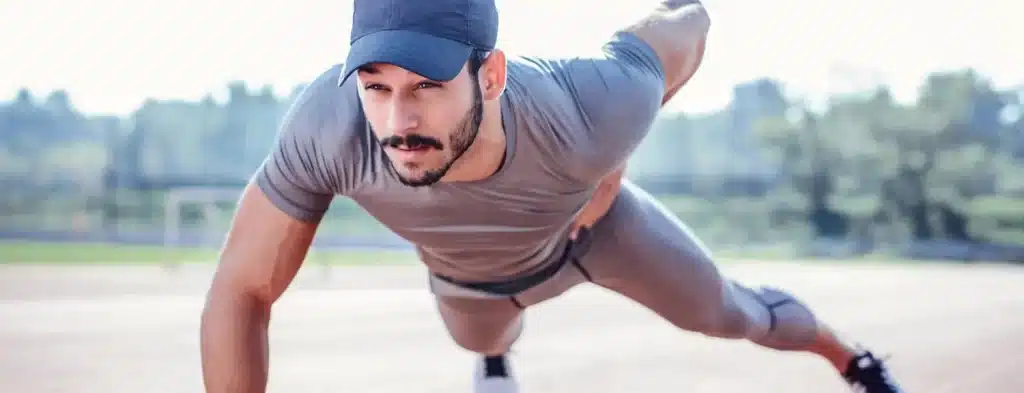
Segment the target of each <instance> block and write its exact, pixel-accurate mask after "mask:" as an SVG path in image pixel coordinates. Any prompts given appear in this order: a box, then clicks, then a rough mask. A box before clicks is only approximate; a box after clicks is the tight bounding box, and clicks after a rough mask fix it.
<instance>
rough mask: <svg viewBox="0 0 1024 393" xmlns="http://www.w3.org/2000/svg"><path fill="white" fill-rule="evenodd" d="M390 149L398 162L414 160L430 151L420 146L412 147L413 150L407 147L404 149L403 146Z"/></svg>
mask: <svg viewBox="0 0 1024 393" xmlns="http://www.w3.org/2000/svg"><path fill="white" fill-rule="evenodd" d="M391 149H392V150H394V152H395V155H396V156H397V157H396V158H398V159H400V160H412V159H416V158H419V157H422V156H423V155H425V154H427V152H428V151H430V148H429V147H426V146H422V145H420V146H417V147H413V148H409V147H405V146H402V147H392V148H391Z"/></svg>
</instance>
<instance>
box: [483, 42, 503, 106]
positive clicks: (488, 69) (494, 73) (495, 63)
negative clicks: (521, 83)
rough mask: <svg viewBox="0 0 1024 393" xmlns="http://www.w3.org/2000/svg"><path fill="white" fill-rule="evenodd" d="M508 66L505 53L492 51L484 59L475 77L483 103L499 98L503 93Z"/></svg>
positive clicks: (497, 50) (498, 50) (496, 50)
mask: <svg viewBox="0 0 1024 393" xmlns="http://www.w3.org/2000/svg"><path fill="white" fill-rule="evenodd" d="M507 71H508V64H507V63H506V62H505V52H502V51H501V50H500V49H494V50H492V51H491V53H490V54H488V55H487V58H486V59H484V62H483V64H481V67H480V73H479V74H478V75H477V78H479V80H478V81H479V82H480V89H481V93H482V96H483V99H484V100H485V101H489V100H494V99H497V98H498V97H501V93H503V92H504V91H505V81H506V80H505V78H506V77H507Z"/></svg>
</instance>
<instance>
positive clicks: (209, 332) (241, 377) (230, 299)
mask: <svg viewBox="0 0 1024 393" xmlns="http://www.w3.org/2000/svg"><path fill="white" fill-rule="evenodd" d="M269 323H270V307H269V305H266V304H265V302H263V301H260V300H258V298H256V297H255V296H245V295H239V294H230V293H227V291H223V290H222V291H219V292H217V291H211V293H210V296H209V298H208V300H207V303H206V307H205V308H204V309H203V314H202V318H201V322H200V325H201V327H200V330H201V332H200V346H201V355H202V368H203V382H204V384H205V386H206V392H207V393H263V392H265V391H266V384H267V373H268V360H269V346H268V343H267V341H268V326H269Z"/></svg>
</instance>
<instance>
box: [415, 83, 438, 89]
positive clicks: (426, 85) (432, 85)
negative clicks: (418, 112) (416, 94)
mask: <svg viewBox="0 0 1024 393" xmlns="http://www.w3.org/2000/svg"><path fill="white" fill-rule="evenodd" d="M436 87H441V84H440V83H435V82H420V84H418V85H416V88H417V89H430V88H436Z"/></svg>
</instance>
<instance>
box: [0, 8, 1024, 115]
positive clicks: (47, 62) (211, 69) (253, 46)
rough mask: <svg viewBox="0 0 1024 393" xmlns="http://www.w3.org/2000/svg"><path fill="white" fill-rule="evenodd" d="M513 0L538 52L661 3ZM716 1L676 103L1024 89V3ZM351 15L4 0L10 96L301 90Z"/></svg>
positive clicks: (337, 44) (506, 34) (122, 103)
mask: <svg viewBox="0 0 1024 393" xmlns="http://www.w3.org/2000/svg"><path fill="white" fill-rule="evenodd" d="M498 1H499V6H500V7H501V10H500V11H501V17H502V26H501V33H500V41H501V42H500V45H501V46H502V47H503V48H504V49H505V50H506V51H508V52H511V53H520V54H532V55H544V54H559V55H560V54H564V53H566V51H582V50H585V49H586V46H587V45H591V46H592V45H597V44H599V43H600V42H601V40H603V39H604V38H605V37H607V35H608V34H609V33H610V32H611V31H612V30H614V29H615V28H616V27H618V26H621V25H623V24H625V23H628V22H629V21H630V20H631V19H632V18H635V17H637V16H639V15H642V14H643V13H644V12H645V11H646V7H645V5H650V4H653V3H654V1H653V0H628V1H627V0H604V1H593V0H498ZM597 4H600V7H603V8H599V7H598V6H597ZM627 4H632V5H627ZM706 4H707V5H708V8H709V9H710V10H711V14H712V19H713V22H712V24H713V26H712V32H711V37H710V42H709V44H708V49H707V54H706V59H705V62H704V64H703V66H702V68H701V71H700V72H699V73H698V75H697V76H696V77H695V79H693V80H692V81H691V83H690V85H688V86H687V87H686V88H685V89H684V90H683V91H682V92H680V96H679V97H678V98H677V99H676V100H674V101H673V103H672V104H671V105H672V109H673V110H679V109H682V110H685V111H695V112H701V111H706V110H711V109H716V108H718V107H721V106H723V105H725V104H726V103H727V102H728V100H729V98H730V95H731V93H732V86H733V85H734V84H736V83H738V82H742V81H746V80H750V79H754V78H757V77H760V76H772V77H777V78H780V79H782V80H784V81H785V82H787V84H789V85H790V86H791V88H793V89H794V91H795V92H799V93H800V94H808V95H810V96H812V97H815V96H821V95H822V94H825V93H828V92H831V91H844V90H847V89H849V88H850V87H851V86H856V85H858V84H861V85H862V84H864V83H871V82H872V81H883V82H886V83H889V84H890V85H892V86H894V87H895V89H896V91H897V94H899V95H900V96H903V97H908V96H910V95H912V94H913V92H914V90H915V89H916V88H917V86H918V84H919V83H920V82H921V80H922V78H923V77H924V75H925V74H926V73H928V72H930V71H933V70H937V69H949V68H955V67H963V66H973V67H975V68H977V69H979V70H981V71H982V72H984V73H986V74H987V75H989V76H991V77H992V78H993V80H994V81H995V82H996V84H997V86H1000V87H1003V86H1008V85H1020V84H1022V83H1024V69H1022V68H1021V65H1022V64H1024V55H1022V54H1021V52H1020V51H1019V50H1015V49H1014V48H1012V45H1009V44H1006V42H1012V41H1010V37H1024V24H1021V23H1016V22H1019V15H1020V13H1019V12H1016V11H1019V9H1020V8H1024V7H1020V6H1019V5H1018V6H1014V5H1012V4H1016V3H1015V2H1006V1H1002V0H976V1H973V2H971V3H950V4H949V6H939V5H938V4H939V3H937V2H935V1H934V0H896V1H893V0H857V1H835V0H772V1H759V0H733V1H729V0H707V2H706ZM954 4H956V6H952V5H954ZM351 9H352V7H351V0H291V1H290V2H283V1H246V2H241V1H207V0H176V1H170V0H149V1H138V0H91V1H81V2H78V1H67V0H0V54H2V60H0V99H2V100H6V99H9V98H12V97H14V94H15V92H16V91H17V89H18V88H20V87H23V86H25V87H29V88H30V89H32V90H33V92H35V93H36V94H37V95H40V94H44V93H47V92H49V91H51V90H53V89H57V88H65V89H67V90H68V91H70V93H71V97H72V100H73V103H74V104H75V105H76V106H77V107H78V108H79V109H80V110H83V111H86V112H90V113H96V112H105V113H116V114H125V113H128V112H131V111H132V110H134V109H135V108H137V107H138V105H139V104H140V103H141V101H142V100H143V99H144V98H145V97H147V96H150V97H157V98H184V99H196V98H199V97H201V96H203V95H204V94H206V93H213V94H215V95H216V96H217V97H221V96H222V95H223V93H224V87H225V86H226V84H227V82H228V81H230V80H235V79H238V80H245V81H248V82H250V83H251V84H256V85H263V84H271V85H273V86H274V88H275V90H276V91H277V92H279V94H287V93H288V92H289V91H290V90H291V89H292V88H293V87H294V86H295V85H296V84H298V83H302V82H307V81H309V80H311V79H312V78H313V77H315V76H316V75H317V74H318V73H319V72H320V71H322V70H324V69H325V68H326V67H328V66H330V65H331V64H334V63H336V62H339V61H340V60H341V59H343V58H344V53H345V50H346V49H347V47H348V34H349V29H350V21H351ZM570 24H573V25H577V24H578V26H575V27H570ZM1000 42H1002V43H1000Z"/></svg>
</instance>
